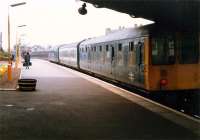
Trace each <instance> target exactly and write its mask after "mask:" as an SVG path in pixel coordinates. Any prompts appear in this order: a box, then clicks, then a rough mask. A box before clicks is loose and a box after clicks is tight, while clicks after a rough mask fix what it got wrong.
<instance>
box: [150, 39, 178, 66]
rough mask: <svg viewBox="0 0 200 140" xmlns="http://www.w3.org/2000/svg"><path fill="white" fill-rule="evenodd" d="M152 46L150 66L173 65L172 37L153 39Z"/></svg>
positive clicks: (173, 46)
mask: <svg viewBox="0 0 200 140" xmlns="http://www.w3.org/2000/svg"><path fill="white" fill-rule="evenodd" d="M152 44H153V45H152V52H151V54H152V64H155V65H156V64H161V65H162V64H163V65H165V64H174V63H175V42H174V40H173V39H172V37H163V38H156V39H153V40H152Z"/></svg>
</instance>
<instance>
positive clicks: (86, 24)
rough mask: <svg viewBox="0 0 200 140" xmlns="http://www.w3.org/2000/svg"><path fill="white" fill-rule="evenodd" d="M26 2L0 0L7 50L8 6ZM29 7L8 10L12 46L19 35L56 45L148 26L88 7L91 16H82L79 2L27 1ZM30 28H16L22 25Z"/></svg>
mask: <svg viewBox="0 0 200 140" xmlns="http://www.w3.org/2000/svg"><path fill="white" fill-rule="evenodd" d="M22 1H23V0H0V9H1V12H0V31H2V32H3V35H4V37H3V39H4V48H5V47H7V45H6V44H7V42H6V40H7V38H6V36H7V15H8V5H10V4H14V3H18V2H22ZM24 1H26V2H27V4H26V5H22V6H18V7H13V8H11V7H10V8H9V13H10V23H11V43H12V45H13V44H14V43H15V40H16V32H18V36H21V37H22V41H23V42H24V43H27V44H41V45H51V44H52V45H53V44H61V43H70V42H74V41H79V40H82V39H84V38H88V37H93V36H99V35H103V34H104V33H105V29H106V28H111V29H117V28H118V27H119V26H125V27H134V25H135V24H145V23H148V22H147V21H145V20H143V19H134V18H131V17H130V16H129V15H127V14H123V13H119V12H116V11H113V10H109V9H105V8H95V7H93V6H92V5H90V4H87V10H88V14H87V15H85V16H83V15H79V14H78V12H77V10H78V8H79V7H80V6H81V5H82V3H83V2H78V1H76V0H24ZM23 24H25V25H27V26H26V27H23V28H16V27H17V26H19V25H23Z"/></svg>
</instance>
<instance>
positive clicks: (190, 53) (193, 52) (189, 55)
mask: <svg viewBox="0 0 200 140" xmlns="http://www.w3.org/2000/svg"><path fill="white" fill-rule="evenodd" d="M194 36H195V35H191V34H189V33H188V34H187V35H185V36H184V37H183V39H182V42H181V45H180V49H179V51H180V57H179V62H180V63H181V64H192V63H198V57H199V47H198V39H197V38H195V37H194Z"/></svg>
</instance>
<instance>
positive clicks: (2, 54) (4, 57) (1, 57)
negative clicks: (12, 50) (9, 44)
mask: <svg viewBox="0 0 200 140" xmlns="http://www.w3.org/2000/svg"><path fill="white" fill-rule="evenodd" d="M8 59H9V54H8V53H6V52H2V51H0V61H2V60H4V61H5V60H8Z"/></svg>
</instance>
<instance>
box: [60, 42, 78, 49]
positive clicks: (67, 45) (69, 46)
mask: <svg viewBox="0 0 200 140" xmlns="http://www.w3.org/2000/svg"><path fill="white" fill-rule="evenodd" d="M78 44H79V42H74V43H69V44H62V45H59V49H60V48H72V47H77V45H78Z"/></svg>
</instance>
